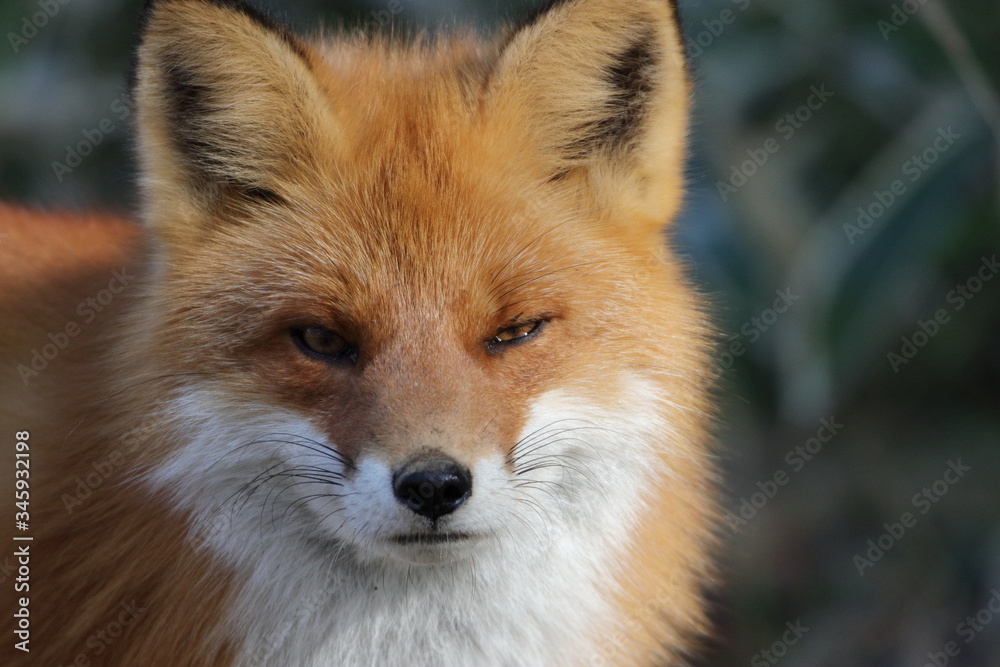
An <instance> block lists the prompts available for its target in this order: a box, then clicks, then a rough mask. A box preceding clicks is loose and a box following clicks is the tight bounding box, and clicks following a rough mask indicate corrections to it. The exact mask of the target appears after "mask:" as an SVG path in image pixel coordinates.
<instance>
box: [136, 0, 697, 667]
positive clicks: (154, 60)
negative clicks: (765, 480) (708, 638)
mask: <svg viewBox="0 0 1000 667" xmlns="http://www.w3.org/2000/svg"><path fill="white" fill-rule="evenodd" d="M134 90H135V102H136V106H137V112H138V113H137V118H138V131H139V147H140V161H141V166H142V188H143V199H144V204H143V212H144V213H143V215H144V221H145V224H146V227H147V229H148V230H149V237H150V243H149V249H148V256H149V264H150V266H151V267H152V269H151V271H150V273H149V275H148V276H147V278H146V281H145V284H144V287H143V290H144V291H143V295H142V298H141V301H140V303H139V304H138V306H137V307H136V308H135V309H134V310H133V312H131V314H130V315H129V325H128V332H129V333H128V336H127V337H125V338H123V341H124V342H123V343H122V344H121V346H120V358H119V359H118V362H117V363H119V364H121V366H122V368H123V369H127V370H124V371H123V372H122V374H121V375H122V377H124V378H127V383H123V386H122V387H121V390H122V391H123V392H124V391H125V389H126V388H128V389H129V394H130V396H132V398H130V399H128V400H132V401H134V402H135V403H136V404H141V405H142V406H143V407H142V409H144V410H145V411H147V412H148V411H149V410H151V409H152V410H153V412H154V413H155V415H156V418H157V419H159V420H160V421H161V422H162V425H163V428H162V433H164V434H166V435H164V436H163V437H160V438H157V439H155V442H152V443H151V444H150V446H149V449H148V451H147V452H146V455H147V460H146V461H145V462H144V468H143V470H144V473H143V476H144V479H145V480H146V482H147V483H148V484H150V485H151V486H152V487H154V488H155V489H158V490H159V491H162V492H164V493H166V494H167V495H168V496H169V497H170V498H171V499H172V502H173V504H174V506H175V507H176V508H177V509H178V510H179V511H181V512H183V513H184V514H185V515H186V516H190V517H191V520H192V522H193V528H192V535H193V536H196V537H197V538H198V539H199V540H202V541H203V543H204V544H205V545H206V548H207V549H209V550H210V551H211V552H213V553H216V554H218V555H219V556H220V557H221V558H222V559H224V560H225V561H227V562H228V563H230V564H231V565H232V566H233V567H235V568H236V569H237V571H239V572H241V573H242V575H241V576H242V577H243V578H244V579H243V580H245V581H247V582H256V583H251V584H247V585H246V586H245V588H244V589H243V590H244V593H243V595H244V597H243V598H242V600H243V604H241V605H239V606H240V607H241V608H244V609H247V608H256V609H268V608H274V607H275V606H276V605H280V603H279V602H278V601H279V600H285V601H286V602H287V601H288V600H290V599H292V598H298V599H301V598H303V597H308V591H309V590H310V588H320V589H322V590H324V591H325V592H324V595H323V596H321V597H322V600H323V602H322V603H317V604H319V605H320V606H324V605H330V607H329V608H330V609H336V608H338V607H337V606H336V605H337V604H340V605H345V603H346V601H348V600H350V599H355V600H360V601H361V602H359V603H358V605H359V606H358V608H364V609H367V610H371V609H372V608H373V605H374V606H377V605H378V604H379V603H375V602H372V599H371V596H370V593H371V590H372V588H375V589H377V588H378V585H379V583H380V582H381V584H382V585H388V586H389V587H390V588H391V584H386V582H387V581H388V582H391V581H394V580H396V579H398V581H399V582H406V583H405V584H404V583H400V586H399V589H400V590H403V589H405V588H406V587H407V586H409V585H411V582H418V583H414V584H412V585H413V586H415V587H416V588H417V589H420V586H421V584H420V583H419V582H424V583H425V584H426V585H427V587H428V590H427V592H425V594H424V595H425V596H424V597H421V596H420V595H419V594H415V595H416V597H414V598H413V599H412V600H411V599H409V598H407V597H406V596H404V595H402V594H399V595H398V596H396V597H394V598H393V604H394V605H395V606H394V607H393V608H394V609H397V610H398V609H402V610H404V611H399V612H398V613H399V614H405V613H406V612H405V610H406V609H411V611H412V614H411V616H410V617H408V618H410V620H411V621H412V623H411V625H413V627H414V628H417V629H415V630H414V633H416V634H419V628H423V629H424V630H426V631H427V632H429V633H430V634H431V635H434V634H435V633H443V632H445V630H443V629H442V628H444V627H451V626H450V625H449V623H452V624H454V625H456V627H461V628H465V629H466V630H467V631H468V629H469V627H470V625H472V626H474V625H475V624H476V622H475V621H474V620H469V617H468V616H462V615H461V614H459V611H458V610H462V609H464V610H466V611H467V609H468V605H469V604H472V600H473V599H474V598H473V597H470V596H471V595H472V593H471V592H470V591H473V590H475V589H476V586H477V585H483V586H487V587H489V586H495V587H496V588H495V591H494V592H496V593H497V594H496V595H495V596H494V597H493V598H492V599H490V600H485V601H484V600H480V599H477V600H478V601H477V603H476V604H477V605H479V606H481V607H483V608H484V609H489V608H490V607H491V605H492V606H496V605H500V606H502V605H504V604H509V599H518V598H517V596H522V597H523V599H524V600H530V601H533V602H530V603H526V605H527V606H526V611H524V613H525V614H528V617H530V619H532V620H531V622H530V623H524V624H523V625H524V626H525V627H522V628H521V629H520V630H519V631H515V630H514V629H513V628H512V629H509V630H505V631H504V632H503V633H499V634H502V635H503V636H504V637H506V638H507V640H508V641H506V644H507V645H509V646H508V647H507V648H501V647H494V649H493V650H495V651H497V652H498V653H497V655H498V656H502V655H504V654H505V653H504V651H507V652H509V651H511V650H513V647H516V646H517V645H518V644H519V641H518V640H517V638H518V637H521V638H523V639H524V641H525V642H527V643H528V644H529V645H530V646H534V647H539V646H541V642H540V641H539V640H538V636H546V637H548V639H549V640H550V642H551V643H552V644H553V645H561V646H568V645H570V644H572V642H573V641H574V639H573V638H574V637H578V636H579V635H580V633H581V632H583V631H585V630H586V628H594V627H598V626H600V627H608V625H609V624H610V626H614V625H615V623H610V622H608V623H604V624H603V625H602V622H599V621H598V620H595V619H600V618H602V617H603V618H607V617H608V616H609V614H610V615H611V616H614V613H613V612H612V611H611V610H613V609H616V608H618V606H619V605H621V604H624V603H623V602H622V601H623V600H625V599H631V598H629V596H630V595H632V591H633V588H642V587H643V586H645V585H646V584H645V583H643V582H644V581H646V580H644V579H643V576H640V575H635V576H632V575H622V574H621V573H622V572H623V571H624V572H627V571H629V569H630V568H631V567H633V566H634V567H635V568H639V569H640V570H642V571H647V570H648V572H650V573H652V574H649V577H650V578H651V579H650V580H657V581H659V580H663V581H669V584H663V585H664V586H666V588H665V589H664V590H665V591H666V592H665V593H664V595H665V596H666V597H667V598H669V599H671V600H672V601H673V602H672V603H671V604H673V605H675V606H676V610H675V612H671V613H672V614H673V616H671V615H670V614H667V616H668V617H671V618H673V619H674V620H672V621H670V622H671V623H674V624H675V625H676V627H674V628H672V629H671V630H669V632H668V633H667V634H669V637H670V641H678V642H679V641H680V639H678V638H679V637H680V636H681V635H682V634H683V633H685V632H689V631H691V629H692V628H697V627H698V624H699V623H700V620H699V619H700V618H701V615H700V612H699V611H697V609H696V607H697V606H698V605H697V603H696V602H695V600H696V598H697V595H698V594H697V591H696V589H697V584H696V581H697V580H698V579H699V578H702V577H704V576H706V575H705V573H706V572H707V571H708V570H709V569H710V568H709V566H708V564H707V561H706V559H705V558H704V555H703V552H704V550H705V549H706V548H707V545H708V544H709V543H710V542H711V538H710V537H709V535H710V533H711V527H710V524H711V515H712V512H713V510H712V509H711V501H710V500H709V493H710V492H709V490H708V489H709V488H710V478H711V471H710V466H709V465H708V463H707V454H706V430H707V427H706V421H707V420H706V414H707V413H708V401H707V387H708V386H709V384H710V382H711V375H712V372H711V370H710V366H709V364H708V363H707V362H706V359H707V354H706V347H707V346H706V342H705V341H706V340H707V330H708V329H707V326H706V324H705V321H704V318H703V316H702V315H701V312H700V305H699V300H698V297H697V296H696V295H695V293H694V292H693V290H692V289H691V288H690V287H689V286H688V284H687V282H686V279H685V278H684V276H683V272H682V270H681V268H680V266H679V263H678V262H677V260H676V259H674V257H673V254H672V252H671V250H670V249H669V247H668V245H667V244H666V243H665V236H664V231H665V229H666V227H667V224H668V222H669V220H670V219H671V218H672V216H673V215H674V213H675V212H676V210H677V208H678V206H679V203H680V198H681V184H682V173H681V170H682V163H683V145H684V135H685V132H686V106H687V98H688V95H689V86H688V83H687V77H686V72H685V68H684V63H683V57H682V48H681V46H680V40H679V35H678V28H677V24H676V22H675V20H674V17H673V15H672V13H671V11H670V9H669V7H668V4H667V3H666V2H664V1H663V0H642V1H639V2H633V1H630V2H620V1H616V0H567V1H564V2H555V3H551V6H549V7H547V8H545V9H544V10H542V11H540V12H539V13H538V14H537V15H536V16H533V17H532V18H530V19H528V20H527V21H526V22H525V23H524V25H522V26H519V27H517V28H513V29H511V30H508V31H507V32H506V33H505V34H503V35H500V36H498V37H497V38H496V39H494V40H492V41H489V42H484V41H482V40H481V39H480V38H477V37H474V36H472V35H457V36H451V37H447V38H442V39H441V40H439V41H436V42H430V41H427V40H424V41H419V42H417V43H412V44H402V43H396V42H393V41H392V40H388V39H382V38H378V37H371V36H356V37H343V38H340V39H337V40H334V41H332V42H327V43H323V44H311V43H307V42H305V41H304V40H301V39H300V38H298V37H297V36H294V35H292V34H291V33H289V32H288V31H286V30H285V29H283V28H282V27H280V26H278V25H277V24H275V23H274V22H272V21H271V20H270V19H269V18H268V17H266V16H265V15H263V14H261V13H259V12H257V11H256V10H254V9H252V8H250V7H248V6H246V5H243V4H241V3H237V2H231V1H223V0H158V1H157V2H153V3H152V4H151V7H150V9H149V14H148V16H147V18H146V21H145V25H144V29H143V41H142V44H141V46H140V48H139V51H138V56H137V66H136V74H135V89H134ZM136 369H141V370H136ZM137 387H138V388H137ZM656 508H659V509H656ZM644 526H645V528H643V527H644ZM643 530H645V531H646V532H645V533H642V531H643ZM649 531H652V532H649ZM630 563H632V565H630ZM692 563H697V565H694V564H692ZM514 564H516V565H514ZM331 568H332V571H334V572H339V573H340V574H339V575H336V576H334V575H331V574H330V572H331ZM414 568H416V569H414ZM442 568H445V570H444V571H446V572H447V573H448V576H442V575H441V574H439V573H440V572H441V571H442ZM643 568H645V569H643ZM289 570H291V571H292V572H294V573H297V574H294V575H293V574H292V573H291V572H289ZM345 573H350V574H349V575H348V574H345ZM331 576H332V577H333V579H334V580H336V581H338V582H340V583H339V584H338V585H337V586H335V587H332V588H330V587H329V586H328V584H329V581H331V579H330V577H331ZM435 577H438V578H439V579H435ZM394 578H395V579H394ZM275 581H277V582H281V583H280V585H279V584H277V583H274V582H275ZM432 581H433V582H435V583H434V584H433V585H432V584H430V583H427V582H432ZM266 582H271V583H266ZM473 582H478V583H473ZM512 582H513V583H512ZM515 583H516V585H518V586H520V589H518V590H519V591H520V592H516V593H510V591H509V590H508V587H510V586H512V585H515ZM581 586H583V588H581ZM435 587H436V588H435ZM432 589H433V590H432ZM522 589H523V590H522ZM501 591H508V592H507V593H502V594H501ZM352 596H353V597H352ZM426 596H432V598H433V600H437V601H438V602H439V604H438V606H439V607H440V606H441V604H444V603H441V601H442V600H450V601H449V602H447V603H446V604H444V606H445V607H446V609H445V610H442V611H441V613H440V617H436V618H435V619H434V620H433V624H436V625H435V626H434V627H435V628H436V629H437V630H436V631H431V630H429V629H428V628H426V627H424V625H421V624H425V623H431V621H426V622H425V621H422V620H421V621H419V622H417V621H413V618H417V617H418V616H419V615H420V613H421V612H420V608H421V605H426V604H428V600H429V599H431V598H428V597H426ZM435 596H436V597H435ZM505 600H508V602H505ZM338 601H339V602H338ZM629 604H631V603H629ZM288 605H290V606H294V605H292V604H291V603H290V602H288ZM324 608H326V607H324ZM493 612H496V609H494V610H493ZM493 612H490V613H493ZM661 612H662V610H659V611H657V610H653V611H643V612H642V613H641V614H640V616H641V617H642V621H641V624H646V623H647V622H648V623H650V624H655V623H657V622H662V621H655V620H650V619H656V618H660V617H663V616H664V614H663V613H661ZM394 613H396V612H394ZM463 613H464V612H463ZM483 613H486V612H485V611H484V612H483ZM515 615H516V614H513V613H506V614H505V615H504V616H503V617H504V618H510V619H511V620H510V622H511V623H513V624H514V625H515V626H516V625H517V623H516V622H515V620H514V619H513V616H515ZM266 616H267V614H264V613H263V612H262V613H261V614H259V615H258V616H253V618H252V619H251V620H247V619H246V618H242V617H241V619H242V620H234V621H233V623H234V625H235V626H237V627H240V628H242V629H243V632H242V634H244V635H246V636H248V637H250V636H254V635H255V633H256V634H258V635H259V634H266V633H265V632H264V631H263V630H261V628H263V627H264V626H265V625H266V622H267V619H266ZM674 617H676V618H674ZM332 618H333V619H334V620H332V621H330V620H328V621H327V622H328V623H334V624H341V625H342V626H344V628H346V627H347V626H348V625H349V624H350V623H352V622H353V623H355V626H351V627H352V628H354V629H353V630H350V632H363V629H364V623H365V621H364V618H365V617H364V616H363V615H358V616H357V617H356V618H355V617H352V616H350V615H347V614H341V615H340V616H336V615H335V614H334V615H333V616H332ZM368 618H369V621H370V616H369V617H368ZM253 619H256V620H253ZM352 619H353V620H352ZM449 619H451V620H449ZM532 624H533V625H532ZM482 625H484V626H485V625H488V623H486V622H485V621H484V622H483V623H482ZM338 627H340V626H338ZM342 629H343V628H342ZM302 632H306V631H305V630H303V631H302ZM649 632H651V633H652V634H653V635H654V636H658V637H659V636H662V635H663V632H660V633H659V634H657V633H656V632H654V631H652V630H650V631H649ZM343 633H347V634H349V631H348V630H346V629H343ZM343 633H342V634H341V635H340V636H341V637H343V636H345V634H343ZM334 634H336V633H334ZM310 636H311V635H310ZM415 636H416V635H415ZM282 641H291V640H286V639H285V638H283V640H282ZM414 641H417V640H414ZM663 641H666V640H663ZM349 643H350V642H344V643H340V644H338V646H341V647H342V646H343V645H344V644H349ZM654 643H655V642H654ZM464 645H465V644H463V646H464ZM326 650H328V651H329V652H330V653H329V655H331V656H339V657H337V658H336V659H333V662H331V663H330V664H348V663H350V664H362V663H360V662H357V661H356V660H355V661H354V662H351V658H350V656H349V655H348V654H347V653H337V651H342V650H344V649H342V648H336V647H332V646H331V647H328V648H327V649H326ZM386 650H389V649H386ZM525 650H527V649H525ZM532 650H535V649H532ZM537 651H538V652H537V653H536V654H532V655H533V658H534V659H537V660H543V659H551V657H552V654H551V653H545V652H544V651H543V650H542V649H541V648H537ZM566 655H569V654H566ZM470 656H471V654H469V655H467V656H466V658H465V659H468V660H472V659H473V658H472V657H470ZM520 656H521V657H522V658H524V657H525V654H520ZM382 657H383V658H385V659H387V660H389V662H385V663H380V664H395V663H394V662H393V661H392V659H389V658H386V657H385V656H382ZM396 657H397V658H398V656H396ZM511 659H514V660H515V662H516V661H517V659H515V658H511ZM303 660H304V659H303ZM336 660H347V661H348V662H347V663H344V662H337V661H336ZM497 660H499V661H500V662H498V664H507V663H503V660H502V659H501V658H497ZM531 663H532V660H530V659H526V660H525V661H524V662H520V663H518V664H531ZM288 664H297V663H294V662H289V663H288ZM442 664H443V663H442ZM449 664H450V663H449ZM455 664H463V663H462V660H461V659H459V660H458V662H456V663H455ZM464 664H469V663H467V662H466V663H464Z"/></svg>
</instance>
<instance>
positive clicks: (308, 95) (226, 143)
mask: <svg viewBox="0 0 1000 667" xmlns="http://www.w3.org/2000/svg"><path fill="white" fill-rule="evenodd" d="M142 32H143V35H142V41H141V43H140V46H139V49H138V52H137V58H136V65H135V73H134V81H133V100H134V102H135V105H136V108H137V112H138V113H137V116H138V130H139V149H140V160H141V163H142V173H143V178H144V189H145V195H146V198H147V217H148V218H152V220H151V224H152V225H153V226H154V227H156V226H169V227H170V228H168V229H165V230H163V231H165V232H166V233H167V234H168V235H170V234H173V233H181V234H185V233H186V232H191V231H197V228H198V227H200V226H203V225H205V224H206V220H205V219H204V217H205V215H206V213H205V212H206V211H207V212H216V213H218V212H220V211H224V210H226V207H227V206H229V205H231V204H234V203H241V202H242V203H247V202H253V201H257V202H265V203H280V202H281V201H282V200H283V199H285V198H286V197H288V196H289V194H290V190H291V189H292V188H293V187H294V183H295V182H296V180H301V178H302V174H304V173H311V170H310V169H309V168H308V167H310V166H314V165H311V164H309V163H310V161H312V160H314V156H316V155H319V154H321V153H320V152H319V151H320V150H322V145H323V143H324V140H325V139H327V138H328V137H327V136H326V135H325V134H324V133H329V132H330V126H331V124H330V123H329V122H324V120H327V121H328V119H324V115H325V114H329V108H328V103H327V101H326V98H325V96H324V95H323V94H322V89H321V86H320V83H319V82H318V81H317V79H316V78H315V77H314V76H313V74H312V65H313V60H314V58H315V56H314V55H313V53H312V52H311V50H310V49H309V48H308V47H307V46H306V45H304V44H303V43H301V42H300V41H299V40H298V39H297V38H296V37H295V36H293V35H292V34H291V33H289V32H288V31H287V30H285V29H284V28H282V27H281V26H279V25H278V24H277V23H275V22H274V21H273V20H271V19H270V18H269V17H268V16H266V15H265V14H263V13H261V12H260V11H258V10H256V9H254V8H253V7H252V6H250V5H248V4H245V3H243V2H242V1H241V0H149V1H148V2H147V5H146V15H145V17H144V21H143V31H142ZM303 163H306V164H303ZM304 167H305V168H304ZM161 211H162V215H158V213H160V212H161ZM168 212H169V213H168Z"/></svg>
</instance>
